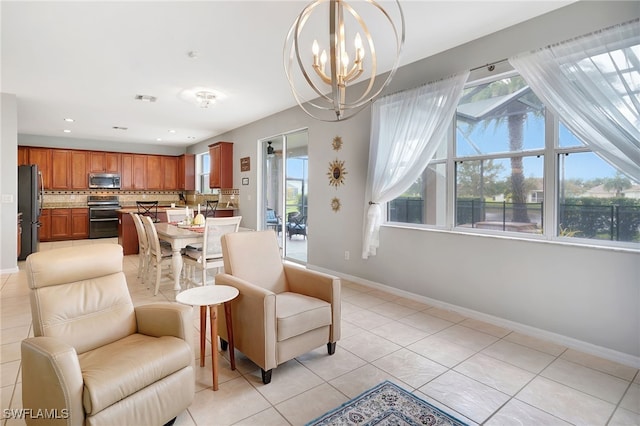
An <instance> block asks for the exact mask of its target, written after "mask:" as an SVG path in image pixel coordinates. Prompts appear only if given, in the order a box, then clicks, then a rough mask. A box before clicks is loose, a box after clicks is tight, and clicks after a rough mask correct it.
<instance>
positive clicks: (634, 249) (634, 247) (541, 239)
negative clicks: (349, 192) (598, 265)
mask: <svg viewBox="0 0 640 426" xmlns="http://www.w3.org/2000/svg"><path fill="white" fill-rule="evenodd" d="M381 227H384V228H396V229H410V230H415V231H423V232H438V233H443V234H456V235H466V236H470V237H478V238H497V239H503V240H510V241H524V242H530V243H538V244H540V243H541V244H554V245H562V246H568V247H583V248H588V249H595V250H608V251H618V252H624V253H640V244H637V243H617V244H610V243H609V244H607V243H604V244H597V243H596V242H601V240H587V239H580V238H558V237H553V238H549V237H545V236H544V235H533V234H527V237H526V238H525V237H523V236H522V235H521V234H519V233H516V232H501V233H500V234H497V233H495V232H492V231H490V230H479V229H476V228H473V229H474V230H473V231H470V230H469V228H459V227H455V228H453V229H448V228H445V227H437V226H431V225H421V224H404V223H399V222H386V223H383V224H382V225H381Z"/></svg>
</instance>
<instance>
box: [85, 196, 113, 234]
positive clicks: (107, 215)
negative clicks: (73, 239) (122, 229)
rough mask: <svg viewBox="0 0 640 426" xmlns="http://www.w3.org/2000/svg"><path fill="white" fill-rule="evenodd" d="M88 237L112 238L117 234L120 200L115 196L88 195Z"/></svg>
mask: <svg viewBox="0 0 640 426" xmlns="http://www.w3.org/2000/svg"><path fill="white" fill-rule="evenodd" d="M87 205H88V206H89V238H112V237H117V236H118V209H120V201H119V200H118V197H117V196H109V195H105V196H100V195H95V196H89V197H87Z"/></svg>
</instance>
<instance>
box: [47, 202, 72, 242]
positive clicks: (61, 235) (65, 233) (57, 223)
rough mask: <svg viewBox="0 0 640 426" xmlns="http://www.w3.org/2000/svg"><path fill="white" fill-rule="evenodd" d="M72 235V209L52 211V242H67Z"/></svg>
mask: <svg viewBox="0 0 640 426" xmlns="http://www.w3.org/2000/svg"><path fill="white" fill-rule="evenodd" d="M69 235H71V209H51V240H52V241H60V240H66V239H68V238H69Z"/></svg>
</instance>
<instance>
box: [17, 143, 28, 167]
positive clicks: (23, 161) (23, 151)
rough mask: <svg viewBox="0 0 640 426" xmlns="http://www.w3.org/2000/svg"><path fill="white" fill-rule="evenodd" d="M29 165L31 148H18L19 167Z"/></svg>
mask: <svg viewBox="0 0 640 426" xmlns="http://www.w3.org/2000/svg"><path fill="white" fill-rule="evenodd" d="M28 164H29V148H27V147H26V146H19V147H18V166H26V165H28Z"/></svg>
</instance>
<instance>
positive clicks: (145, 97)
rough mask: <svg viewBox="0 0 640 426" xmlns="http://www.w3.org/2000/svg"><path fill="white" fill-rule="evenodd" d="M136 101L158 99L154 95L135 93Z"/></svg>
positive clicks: (153, 100)
mask: <svg viewBox="0 0 640 426" xmlns="http://www.w3.org/2000/svg"><path fill="white" fill-rule="evenodd" d="M135 99H136V101H142V102H155V101H157V100H158V98H156V97H155V96H150V95H136V98H135Z"/></svg>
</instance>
